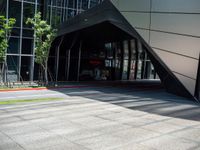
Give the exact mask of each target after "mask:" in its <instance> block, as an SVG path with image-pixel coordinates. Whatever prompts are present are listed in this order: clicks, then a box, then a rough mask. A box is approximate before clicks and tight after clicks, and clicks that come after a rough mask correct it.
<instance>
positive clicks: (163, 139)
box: [140, 135, 199, 150]
mask: <svg viewBox="0 0 200 150" xmlns="http://www.w3.org/2000/svg"><path fill="white" fill-rule="evenodd" d="M140 144H141V145H144V146H147V147H150V148H153V149H156V150H192V149H193V148H196V147H197V146H199V145H198V144H197V143H195V142H192V141H190V140H185V139H182V138H176V137H173V136H169V135H163V136H160V137H156V138H154V139H150V140H147V141H143V142H141V143H140Z"/></svg>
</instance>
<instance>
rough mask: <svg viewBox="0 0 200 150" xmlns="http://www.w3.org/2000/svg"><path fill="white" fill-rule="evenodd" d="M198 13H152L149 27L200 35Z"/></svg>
mask: <svg viewBox="0 0 200 150" xmlns="http://www.w3.org/2000/svg"><path fill="white" fill-rule="evenodd" d="M199 27H200V15H199V14H160V13H152V16H151V29H152V30H160V31H166V32H170V33H178V34H184V35H191V36H198V37H200V30H199Z"/></svg>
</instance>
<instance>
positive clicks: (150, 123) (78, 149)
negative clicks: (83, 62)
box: [0, 85, 200, 150]
mask: <svg viewBox="0 0 200 150" xmlns="http://www.w3.org/2000/svg"><path fill="white" fill-rule="evenodd" d="M44 97H54V98H62V99H59V100H53V101H42V102H30V103H17V104H9V105H0V150H200V105H198V104H196V103H195V102H192V101H189V100H187V99H184V98H182V97H178V96H175V95H172V94H169V93H166V92H165V91H164V89H162V88H161V89H159V88H158V89H156V90H155V89H153V88H136V87H128V86H122V87H120V86H95V85H90V86H83V87H79V88H64V89H54V90H53V89H51V90H39V91H38V90H35V91H16V92H0V101H5V100H8V99H9V100H15V99H27V98H29V99H31V98H44Z"/></svg>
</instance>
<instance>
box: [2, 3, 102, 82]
mask: <svg viewBox="0 0 200 150" xmlns="http://www.w3.org/2000/svg"><path fill="white" fill-rule="evenodd" d="M100 2H101V0H23V1H22V0H0V15H5V16H6V17H8V18H10V17H13V18H16V24H15V26H14V29H13V31H12V34H11V38H10V40H9V48H8V50H7V64H8V77H7V78H8V81H11V82H13V81H30V80H31V81H32V80H38V77H39V67H38V65H37V64H36V63H34V38H33V34H34V32H33V30H32V28H31V26H30V25H27V24H26V20H27V18H29V17H33V16H34V14H35V13H36V12H37V11H41V12H42V16H43V17H44V19H46V20H47V21H48V23H49V24H51V25H52V26H53V27H54V28H57V27H58V25H59V24H61V23H62V22H64V21H66V20H67V19H68V18H71V17H73V16H75V15H77V14H79V13H81V12H83V11H84V10H86V9H88V8H91V7H93V6H95V5H97V4H98V3H100ZM51 57H52V58H51V59H52V60H54V59H55V56H51Z"/></svg>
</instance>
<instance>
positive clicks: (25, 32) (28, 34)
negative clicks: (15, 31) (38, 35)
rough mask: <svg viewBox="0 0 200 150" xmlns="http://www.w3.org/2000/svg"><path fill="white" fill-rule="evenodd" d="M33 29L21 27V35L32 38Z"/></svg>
mask: <svg viewBox="0 0 200 150" xmlns="http://www.w3.org/2000/svg"><path fill="white" fill-rule="evenodd" d="M33 34H34V31H33V30H32V29H23V37H31V38H33Z"/></svg>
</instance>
